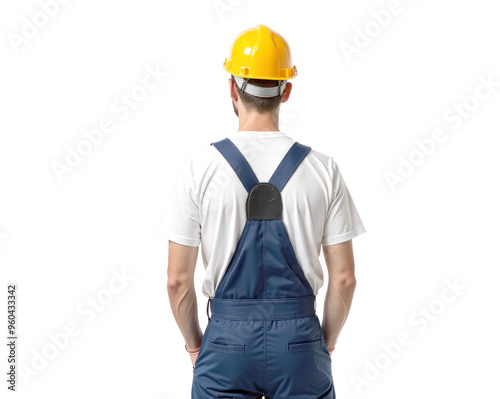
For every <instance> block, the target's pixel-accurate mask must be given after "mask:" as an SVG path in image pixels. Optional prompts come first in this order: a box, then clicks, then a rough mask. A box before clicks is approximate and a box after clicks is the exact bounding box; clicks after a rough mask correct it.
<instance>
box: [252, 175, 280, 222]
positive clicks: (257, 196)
mask: <svg viewBox="0 0 500 399" xmlns="http://www.w3.org/2000/svg"><path fill="white" fill-rule="evenodd" d="M282 206H283V205H282V203H281V194H280V192H279V191H278V189H277V188H276V187H274V186H273V185H272V184H269V183H259V184H256V185H255V186H253V187H252V189H251V190H250V193H249V194H248V198H247V219H249V220H277V219H281V213H282Z"/></svg>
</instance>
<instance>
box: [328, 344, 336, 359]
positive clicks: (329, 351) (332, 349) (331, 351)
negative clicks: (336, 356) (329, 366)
mask: <svg viewBox="0 0 500 399" xmlns="http://www.w3.org/2000/svg"><path fill="white" fill-rule="evenodd" d="M327 349H328V353H330V357H332V353H333V351H334V349H335V346H334V347H333V348H331V349H330V348H327Z"/></svg>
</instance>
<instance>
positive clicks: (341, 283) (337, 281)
mask: <svg viewBox="0 0 500 399" xmlns="http://www.w3.org/2000/svg"><path fill="white" fill-rule="evenodd" d="M333 284H334V285H335V287H336V288H337V289H338V290H346V291H354V290H355V289H356V284H357V281H356V276H355V275H354V274H348V275H345V276H341V277H338V278H334V279H333Z"/></svg>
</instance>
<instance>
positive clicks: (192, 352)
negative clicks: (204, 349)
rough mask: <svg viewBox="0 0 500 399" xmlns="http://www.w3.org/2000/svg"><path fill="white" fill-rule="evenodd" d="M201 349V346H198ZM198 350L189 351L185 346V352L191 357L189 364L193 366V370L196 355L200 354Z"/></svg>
mask: <svg viewBox="0 0 500 399" xmlns="http://www.w3.org/2000/svg"><path fill="white" fill-rule="evenodd" d="M200 348H201V346H200ZM200 348H197V349H189V348H188V347H187V346H186V351H187V352H188V353H189V356H191V363H192V365H193V368H194V365H195V363H196V359H198V354H199V353H200Z"/></svg>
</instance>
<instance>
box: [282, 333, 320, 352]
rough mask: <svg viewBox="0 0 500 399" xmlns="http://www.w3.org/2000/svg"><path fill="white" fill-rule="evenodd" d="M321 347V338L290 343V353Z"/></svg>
mask: <svg viewBox="0 0 500 399" xmlns="http://www.w3.org/2000/svg"><path fill="white" fill-rule="evenodd" d="M319 345H321V336H320V337H319V338H316V339H300V340H296V341H290V342H288V352H296V351H303V350H307V349H311V348H314V347H315V346H319Z"/></svg>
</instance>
